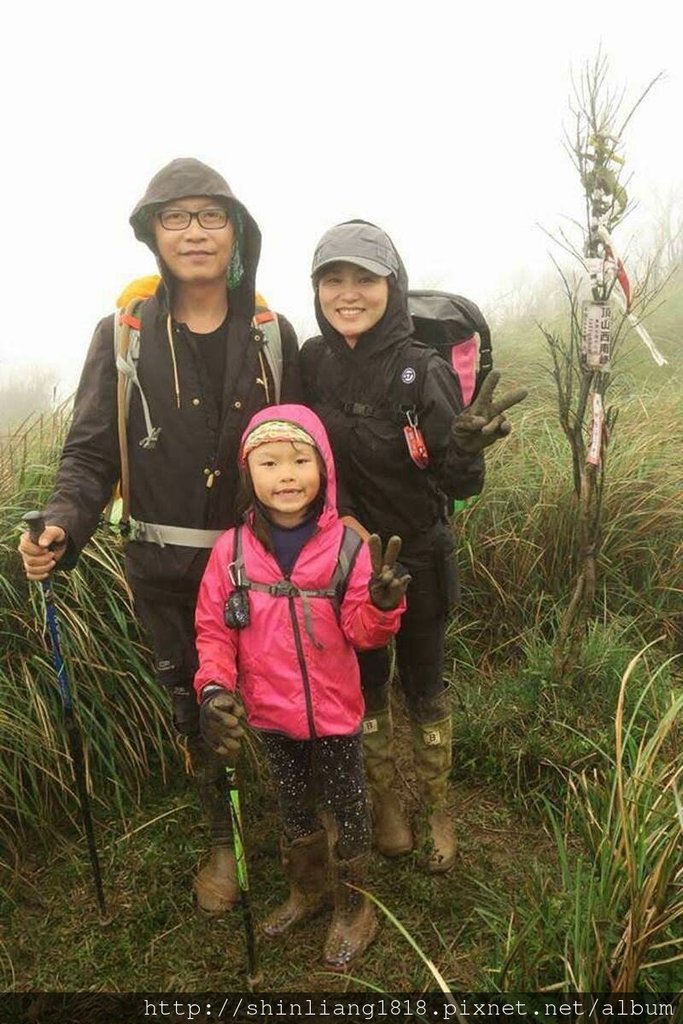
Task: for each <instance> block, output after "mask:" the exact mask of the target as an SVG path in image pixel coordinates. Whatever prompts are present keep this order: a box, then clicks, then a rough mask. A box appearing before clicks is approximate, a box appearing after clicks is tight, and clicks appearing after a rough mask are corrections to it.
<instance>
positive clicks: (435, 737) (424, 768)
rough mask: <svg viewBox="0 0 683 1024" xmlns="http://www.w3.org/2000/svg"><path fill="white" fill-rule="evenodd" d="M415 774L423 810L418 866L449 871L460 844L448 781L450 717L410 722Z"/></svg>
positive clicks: (449, 767)
mask: <svg viewBox="0 0 683 1024" xmlns="http://www.w3.org/2000/svg"><path fill="white" fill-rule="evenodd" d="M411 731H412V735H413V752H414V757H415V775H416V778H417V785H418V789H419V792H420V796H421V799H422V804H423V807H424V812H423V816H422V817H423V820H422V829H421V832H422V835H421V837H420V839H421V841H420V846H421V847H422V848H423V849H424V854H423V855H421V857H420V859H419V863H420V864H421V865H422V866H423V867H425V868H426V869H427V871H428V872H429V873H430V874H433V875H438V874H443V873H445V872H446V871H450V870H451V868H452V867H453V865H454V864H455V855H456V851H457V842H456V838H455V833H454V830H453V820H452V818H451V815H450V812H449V810H448V782H449V777H450V772H451V763H452V754H453V725H452V722H451V718H450V715H449V716H448V718H444V719H442V720H441V721H438V722H430V723H428V724H426V723H420V722H411Z"/></svg>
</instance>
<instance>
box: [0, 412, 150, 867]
mask: <svg viewBox="0 0 683 1024" xmlns="http://www.w3.org/2000/svg"><path fill="white" fill-rule="evenodd" d="M67 423H68V415H67V414H66V412H65V411H64V410H58V411H57V412H55V413H54V414H53V415H52V416H51V417H45V416H41V417H40V418H37V419H36V420H33V421H32V422H30V423H26V424H24V425H23V426H22V428H21V429H20V430H18V431H15V432H14V434H12V435H11V436H10V437H9V438H6V439H4V440H3V442H2V445H1V447H0V565H1V567H2V574H1V576H0V611H1V621H2V648H1V650H0V751H1V752H2V758H1V760H0V834H1V835H2V839H1V840H0V843H1V844H2V848H3V850H4V856H5V857H6V858H11V857H13V856H16V855H17V851H18V850H19V848H20V847H21V845H22V838H23V837H24V836H25V834H26V832H27V831H29V830H30V831H32V832H34V834H36V835H37V834H38V833H37V832H35V830H36V829H37V827H38V826H40V834H42V835H43V836H45V826H46V825H48V824H49V823H50V822H56V821H57V820H59V819H60V818H62V817H64V816H68V817H71V818H72V819H75V820H77V808H78V803H77V800H76V797H75V793H74V780H73V773H72V766H71V763H70V760H69V756H68V746H67V744H66V740H65V733H64V727H63V716H62V710H61V704H60V700H59V696H58V690H57V686H56V679H55V673H54V667H53V665H52V660H51V656H50V651H49V645H48V642H47V639H46V633H45V608H44V604H43V597H42V591H41V589H40V588H39V587H38V586H37V585H30V584H29V583H28V582H27V581H26V579H25V577H24V575H23V571H22V569H21V566H20V561H19V557H18V554H17V552H16V546H17V543H18V539H19V534H20V532H21V519H22V515H23V514H24V513H25V512H26V511H28V510H29V509H31V508H40V507H41V505H42V504H43V502H44V501H45V499H46V497H47V495H48V494H49V490H50V486H51V483H52V479H53V477H54V472H55V468H56V459H57V456H58V452H59V451H60V449H61V444H62V442H63V437H64V433H65V430H66V426H67ZM54 592H55V598H56V603H57V610H58V615H59V618H60V624H61V631H62V641H63V648H64V657H65V662H66V665H67V673H68V677H69V682H70V685H71V689H72V691H73V694H74V698H75V702H76V707H77V715H78V718H79V721H80V725H81V729H82V732H83V736H84V745H85V755H86V769H87V777H88V782H89V786H90V788H91V790H92V794H93V797H94V799H95V806H96V808H97V805H98V804H101V805H102V806H103V807H106V808H107V811H108V812H109V811H115V812H118V813H119V814H122V815H123V814H125V808H126V806H129V807H130V801H131V800H133V801H134V800H136V799H137V798H138V796H139V792H140V788H141V786H142V784H143V783H144V780H145V779H146V777H147V775H148V773H149V769H150V766H151V765H152V764H155V765H157V766H159V767H160V768H161V770H162V771H163V770H165V765H166V762H167V759H168V756H169V751H170V745H169V734H168V725H167V720H168V715H167V713H166V711H165V709H164V704H163V698H162V697H161V695H160V694H159V693H158V690H157V687H156V685H155V684H154V682H153V680H152V677H151V674H150V670H149V662H148V658H147V653H146V650H145V647H144V645H143V642H142V639H141V637H140V636H139V634H138V632H137V629H136V627H135V624H134V622H133V617H132V609H131V598H130V594H129V591H128V588H127V585H126V582H125V579H124V576H123V572H122V559H121V552H120V550H119V547H118V542H117V541H116V540H115V539H114V538H113V537H111V536H107V534H106V533H104V532H103V533H101V534H99V535H98V536H96V538H95V539H94V540H93V542H92V544H91V545H90V546H89V547H88V549H87V550H86V552H85V554H84V556H83V558H82V559H81V562H80V564H79V566H78V568H77V569H76V570H74V571H73V572H71V573H68V574H67V573H57V574H56V576H55V579H54Z"/></svg>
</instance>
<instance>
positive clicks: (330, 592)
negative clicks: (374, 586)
mask: <svg viewBox="0 0 683 1024" xmlns="http://www.w3.org/2000/svg"><path fill="white" fill-rule="evenodd" d="M362 544H363V539H362V537H361V536H360V535H359V534H358V533H356V531H355V530H354V529H352V527H350V526H345V527H344V532H343V534H342V539H341V543H340V545H339V551H338V553H337V563H336V565H335V567H334V572H333V573H332V577H331V579H330V585H329V586H328V587H326V588H325V589H323V590H313V589H306V588H303V587H297V585H296V583H292V581H291V580H289V579H286V578H285V577H284V576H283V577H282V579H280V580H278V581H277V582H276V583H259V582H258V581H257V580H250V579H249V577H248V576H247V574H246V570H245V566H244V556H243V554H242V526H238V527H236V528H235V537H234V541H233V548H232V562H231V563H230V565H229V566H228V575H229V576H230V581H231V582H232V584H233V585H234V586H235V587H237V588H238V589H239V590H256V591H258V592H259V593H262V594H270V596H271V597H300V598H301V600H302V603H303V607H304V623H305V626H306V632H307V633H308V635H309V637H310V638H311V641H312V642H313V644H314V645H315V646H316V647H317V648H318V649H319V650H320V649H321V645H320V644H319V643H318V641H317V640H316V638H315V633H314V632H313V619H312V616H311V607H310V603H309V599H310V598H312V597H324V598H327V599H328V600H329V601H331V602H332V605H333V607H334V611H335V615H336V616H337V620H339V616H340V613H341V606H342V602H343V600H344V595H345V594H346V588H347V586H348V582H349V578H350V576H351V572H352V570H353V567H354V565H355V564H356V559H357V558H358V553H359V551H360V549H361V546H362Z"/></svg>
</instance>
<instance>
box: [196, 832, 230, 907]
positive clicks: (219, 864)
mask: <svg viewBox="0 0 683 1024" xmlns="http://www.w3.org/2000/svg"><path fill="white" fill-rule="evenodd" d="M193 889H194V894H195V898H196V901H197V909H198V910H200V911H201V912H202V914H207V915H208V916H210V917H217V916H219V915H220V914H224V913H225V912H226V911H228V910H230V909H231V908H232V907H234V905H235V903H237V901H238V900H239V895H240V890H239V886H238V884H237V870H236V867H235V854H234V853H233V851H232V849H231V848H230V847H229V846H214V847H213V849H212V850H211V852H210V853H209V856H208V858H207V860H206V863H205V864H203V865H202V867H201V869H200V870H199V872H198V874H197V877H196V878H195V880H194V885H193Z"/></svg>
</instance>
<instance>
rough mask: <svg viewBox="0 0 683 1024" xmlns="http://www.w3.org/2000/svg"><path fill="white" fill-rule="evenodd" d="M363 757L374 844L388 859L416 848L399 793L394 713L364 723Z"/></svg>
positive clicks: (385, 712)
mask: <svg viewBox="0 0 683 1024" xmlns="http://www.w3.org/2000/svg"><path fill="white" fill-rule="evenodd" d="M363 758H364V760H365V772H366V775H367V780H368V789H369V791H370V796H371V799H372V841H373V844H374V846H375V849H377V850H378V851H379V852H380V853H381V854H383V855H384V856H385V857H400V856H402V855H403V854H405V853H410V851H411V850H412V848H413V833H412V830H411V828H410V824H409V822H408V819H407V818H406V815H405V811H404V810H403V807H402V806H401V801H400V800H399V798H398V796H397V794H396V790H395V778H396V767H395V765H394V756H393V729H392V722H391V711H390V709H389V708H385V709H383V710H382V711H377V712H375V713H374V714H373V715H368V716H367V717H366V718H365V719H364V721H363Z"/></svg>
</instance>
